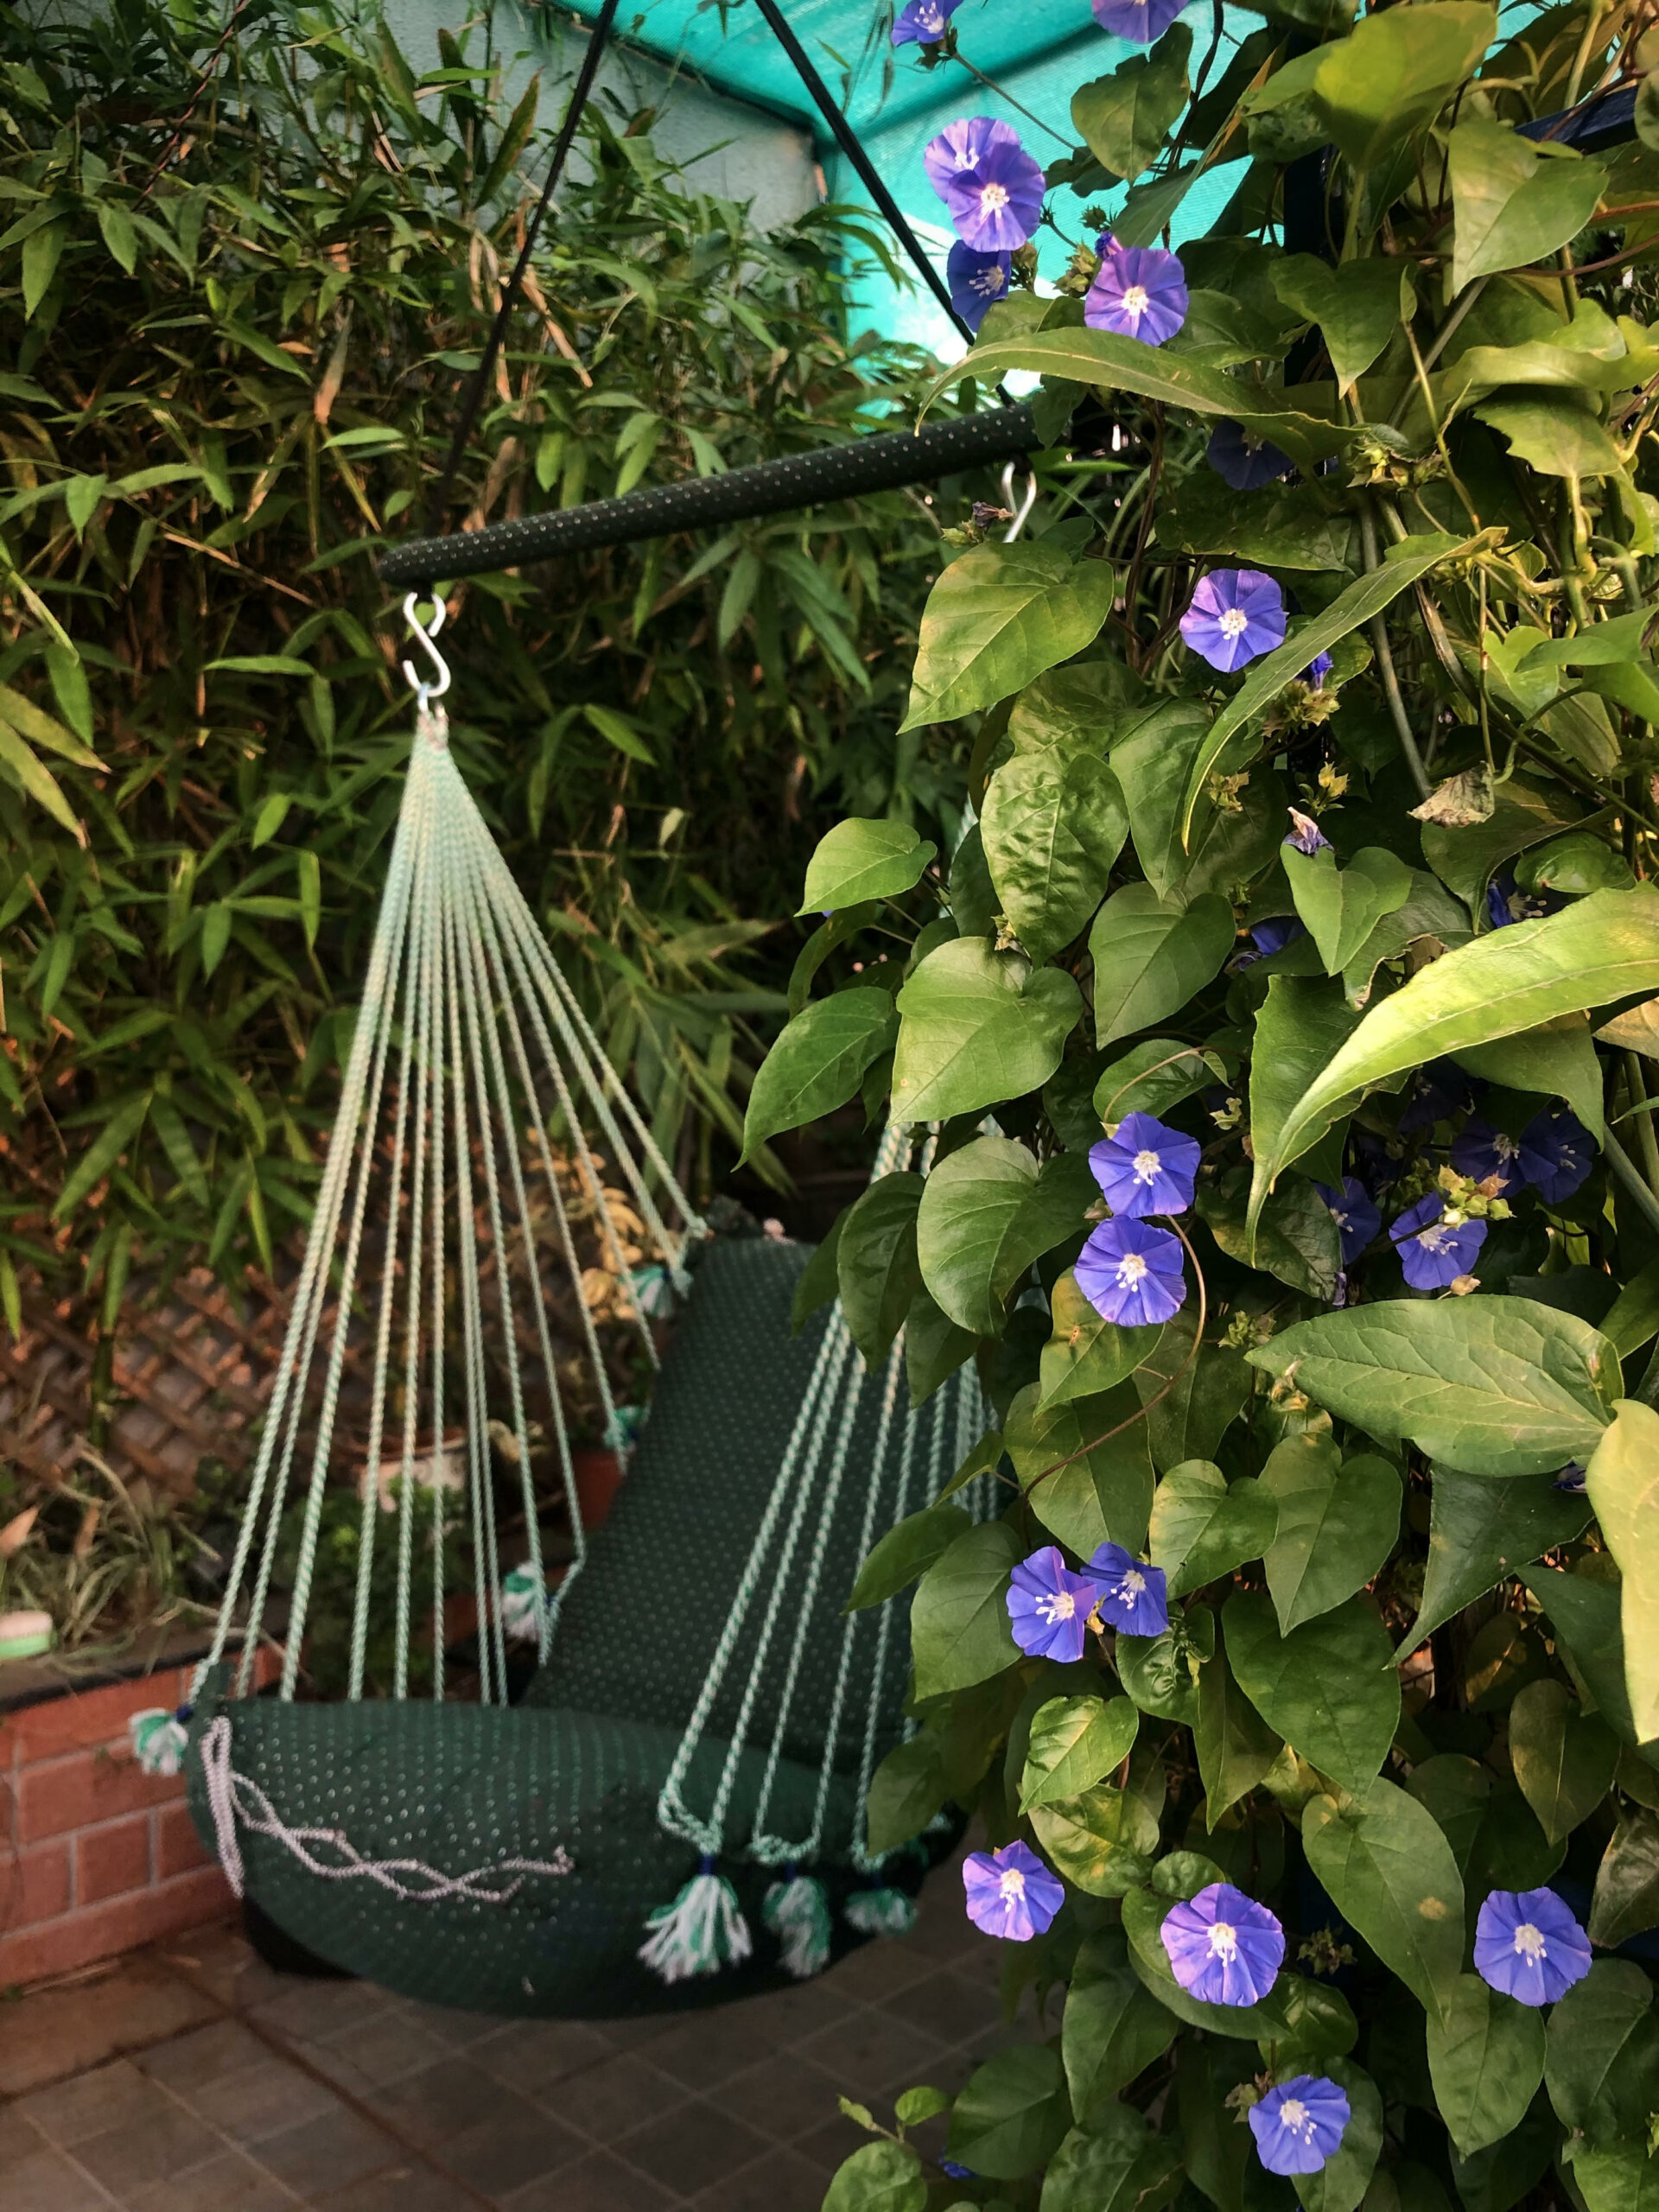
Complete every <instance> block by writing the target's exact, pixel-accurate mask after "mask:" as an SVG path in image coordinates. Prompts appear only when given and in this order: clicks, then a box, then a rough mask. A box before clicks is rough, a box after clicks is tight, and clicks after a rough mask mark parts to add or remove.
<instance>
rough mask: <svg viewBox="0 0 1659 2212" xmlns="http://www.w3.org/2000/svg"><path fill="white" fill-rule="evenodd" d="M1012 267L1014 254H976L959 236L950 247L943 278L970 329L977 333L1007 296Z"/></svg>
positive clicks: (956, 307)
mask: <svg viewBox="0 0 1659 2212" xmlns="http://www.w3.org/2000/svg"><path fill="white" fill-rule="evenodd" d="M1013 268H1014V256H1013V255H1012V254H1011V253H976V251H974V249H973V247H972V246H970V245H963V242H962V240H961V239H960V238H958V239H957V242H956V244H955V245H953V246H952V247H951V249H950V257H949V258H948V259H947V260H946V262H945V264H944V281H945V283H947V284H948V285H949V286H950V304H951V306H952V307H953V308H955V309H956V311H957V314H958V315H960V316H961V317H962V319H963V321H964V322H965V323H966V324H967V326H968V327H969V330H971V331H974V332H977V331H978V329H979V326H980V324H981V323H982V322H983V321H984V320H985V318H986V316H987V315H988V314H989V312H990V310H991V309H992V308H994V307H995V305H996V303H997V302H998V301H999V300H1006V299H1007V296H1008V281H1009V277H1010V275H1011V273H1012V271H1013Z"/></svg>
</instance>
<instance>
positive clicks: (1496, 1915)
mask: <svg viewBox="0 0 1659 2212" xmlns="http://www.w3.org/2000/svg"><path fill="white" fill-rule="evenodd" d="M1589 1971H1590V1938H1589V1937H1588V1936H1586V1934H1585V1932H1584V1930H1583V1929H1582V1928H1580V1925H1579V1923H1578V1922H1577V1921H1576V1920H1574V1919H1573V1916H1572V1914H1571V1913H1570V1912H1569V1911H1568V1910H1567V1907H1566V1906H1565V1905H1564V1904H1562V1903H1561V1901H1560V1897H1557V1896H1556V1894H1555V1892H1554V1890H1494V1891H1492V1892H1491V1895H1490V1896H1489V1897H1488V1898H1487V1899H1486V1902H1485V1904H1483V1905H1482V1907H1481V1908H1480V1917H1479V1918H1478V1920H1477V1921H1476V1923H1475V1972H1476V1973H1477V1974H1478V1975H1479V1976H1480V1978H1481V1980H1483V1981H1484V1983H1485V1984H1486V1986H1487V1987H1488V1988H1489V1989H1497V1990H1501V1991H1502V1992H1503V1995H1504V1996H1505V1997H1513V1998H1515V1999H1516V2000H1517V2001H1518V2002H1519V2003H1520V2004H1522V2005H1553V2004H1554V2002H1555V1999H1557V1998H1558V1997H1564V1996H1565V1995H1566V1994H1567V1991H1568V1990H1569V1989H1571V1988H1572V1986H1573V1983H1574V1982H1575V1981H1582V1980H1584V1977H1585V1976H1586V1974H1588V1973H1589Z"/></svg>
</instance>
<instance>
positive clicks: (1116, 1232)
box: [1076, 1218, 1186, 1329]
mask: <svg viewBox="0 0 1659 2212" xmlns="http://www.w3.org/2000/svg"><path fill="white" fill-rule="evenodd" d="M1076 1274H1077V1288H1078V1289H1079V1290H1080V1291H1081V1292H1082V1293H1083V1294H1084V1297H1085V1298H1086V1299H1087V1300H1088V1301H1089V1303H1090V1305H1091V1306H1093V1307H1094V1309H1095V1311H1096V1313H1098V1314H1100V1315H1102V1316H1103V1318H1104V1319H1106V1320H1108V1321H1116V1322H1117V1323H1118V1324H1119V1325H1120V1326H1122V1327H1123V1328H1126V1329H1138V1328H1141V1327H1144V1326H1145V1325H1147V1323H1149V1322H1153V1321H1167V1320H1168V1319H1169V1317H1170V1315H1171V1314H1172V1313H1179V1311H1180V1309H1181V1307H1182V1306H1184V1305H1185V1302H1186V1275H1185V1270H1184V1269H1183V1268H1182V1265H1181V1240H1180V1238H1179V1236H1172V1235H1171V1233H1170V1231H1169V1230H1166V1229H1154V1227H1153V1226H1152V1225H1151V1224H1150V1223H1149V1222H1144V1221H1126V1220H1122V1219H1118V1218H1115V1219H1113V1220H1111V1221H1103V1222H1102V1223H1101V1224H1100V1227H1099V1228H1098V1229H1097V1230H1096V1231H1095V1232H1094V1234H1093V1236H1090V1239H1089V1242H1088V1243H1086V1244H1085V1245H1084V1248H1083V1249H1082V1251H1081V1252H1080V1253H1079V1254H1078V1255H1077V1268H1076Z"/></svg>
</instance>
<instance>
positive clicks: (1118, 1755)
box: [1020, 1697, 1141, 1813]
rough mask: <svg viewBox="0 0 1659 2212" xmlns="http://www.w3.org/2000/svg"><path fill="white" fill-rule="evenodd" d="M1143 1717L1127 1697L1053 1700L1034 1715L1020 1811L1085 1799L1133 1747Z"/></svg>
mask: <svg viewBox="0 0 1659 2212" xmlns="http://www.w3.org/2000/svg"><path fill="white" fill-rule="evenodd" d="M1140 1726H1141V1715H1140V1713H1138V1712H1137V1711H1136V1710H1135V1707H1134V1706H1133V1705H1132V1704H1131V1703H1130V1702H1129V1700H1128V1698H1126V1697H1115V1698H1110V1699H1107V1698H1103V1697H1052V1698H1050V1699H1049V1700H1048V1702H1047V1704H1046V1705H1039V1707H1038V1708H1037V1710H1036V1712H1035V1713H1034V1714H1033V1716H1032V1723H1031V1735H1030V1738H1029V1740H1028V1741H1027V1746H1026V1766H1025V1772H1024V1773H1023V1774H1022V1775H1021V1777H1020V1811H1021V1812H1022V1813H1028V1812H1030V1810H1031V1808H1032V1807H1033V1805H1049V1804H1052V1803H1053V1802H1054V1801H1055V1799H1056V1798H1058V1797H1077V1796H1081V1795H1082V1794H1083V1792H1084V1790H1085V1789H1092V1787H1093V1786H1094V1784H1095V1783H1097V1782H1099V1781H1101V1780H1102V1779H1103V1777H1105V1776H1107V1775H1109V1773H1110V1772H1111V1771H1112V1769H1113V1768H1114V1767H1116V1766H1121V1765H1122V1763H1123V1761H1124V1760H1125V1759H1126V1758H1128V1755H1129V1753H1130V1751H1133V1749H1134V1748H1135V1736H1136V1734H1137V1732H1138V1731H1139V1729H1140Z"/></svg>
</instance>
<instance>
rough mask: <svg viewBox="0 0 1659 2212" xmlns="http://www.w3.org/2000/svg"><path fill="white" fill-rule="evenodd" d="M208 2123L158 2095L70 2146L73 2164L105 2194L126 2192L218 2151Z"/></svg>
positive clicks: (129, 2193) (220, 2148)
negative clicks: (129, 2116) (148, 2106)
mask: <svg viewBox="0 0 1659 2212" xmlns="http://www.w3.org/2000/svg"><path fill="white" fill-rule="evenodd" d="M224 2147H225V2146H224V2145H223V2143H221V2141H220V2140H219V2137H218V2136H217V2135H215V2134H214V2133H213V2130H212V2128H210V2127H208V2126H206V2125H205V2123H204V2122H203V2121H201V2120H198V2119H197V2118H196V2116H195V2114H194V2113H189V2112H186V2111H185V2109H184V2107H183V2106H182V2105H175V2104H173V2103H171V2102H162V2101H160V2093H159V2092H158V2093H157V2102H156V2107H155V2108H154V2109H153V2110H152V2111H150V2112H148V2113H145V2114H144V2115H143V2118H142V2119H140V2120H130V2121H128V2122H127V2123H126V2124H125V2125H124V2126H119V2127H112V2128H111V2129H110V2130H109V2132H108V2133H107V2134H104V2135H93V2136H91V2137H89V2138H87V2139H86V2141H84V2142H80V2143H77V2144H76V2145H75V2146H74V2155H75V2158H76V2161H77V2163H78V2164H80V2165H83V2166H85V2167H86V2171H87V2172H88V2173H89V2174H91V2175H92V2178H93V2179H94V2180H95V2181H99V2182H101V2183H103V2185H104V2187H105V2189H107V2190H109V2192H110V2194H111V2196H119V2197H128V2196H132V2195H133V2194H134V2193H135V2192H136V2191H137V2190H140V2189H142V2188H143V2187H144V2186H145V2184H146V2183H150V2182H160V2181H166V2180H167V2179H168V2177H170V2176H172V2175H174V2174H179V2173H184V2172H188V2170H189V2169H190V2168H191V2167H192V2166H200V2165H204V2164H206V2163H207V2160H208V2159H209V2158H215V2157H217V2156H218V2155H219V2152H221V2151H223V2149H224Z"/></svg>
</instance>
